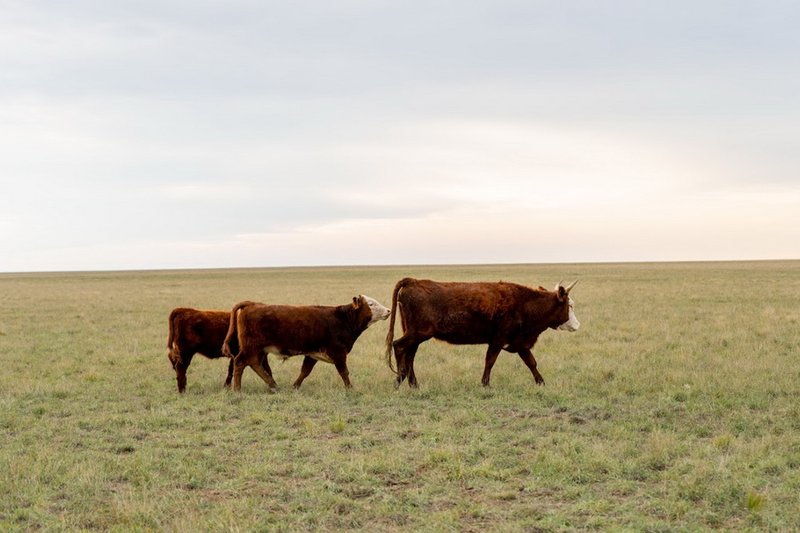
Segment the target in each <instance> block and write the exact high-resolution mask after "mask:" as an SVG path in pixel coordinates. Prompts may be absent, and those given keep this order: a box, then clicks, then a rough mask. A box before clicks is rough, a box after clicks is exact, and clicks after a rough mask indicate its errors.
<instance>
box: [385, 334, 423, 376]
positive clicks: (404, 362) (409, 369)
mask: <svg viewBox="0 0 800 533" xmlns="http://www.w3.org/2000/svg"><path fill="white" fill-rule="evenodd" d="M426 340H428V339H427V338H422V339H419V338H417V337H413V336H411V335H403V336H402V337H400V338H399V339H397V340H396V341H394V343H393V346H394V355H395V359H396V360H397V380H396V381H395V388H397V387H399V386H400V384H401V383H403V381H404V380H405V379H406V378H408V385H409V386H410V387H415V388H416V386H417V377H416V375H415V374H414V356H416V355H417V348H419V345H420V344H421V343H422V342H425V341H426Z"/></svg>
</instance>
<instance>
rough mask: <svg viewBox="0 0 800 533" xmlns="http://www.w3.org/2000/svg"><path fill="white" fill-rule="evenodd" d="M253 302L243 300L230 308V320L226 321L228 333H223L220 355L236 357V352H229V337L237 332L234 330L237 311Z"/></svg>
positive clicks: (237, 315) (237, 316)
mask: <svg viewBox="0 0 800 533" xmlns="http://www.w3.org/2000/svg"><path fill="white" fill-rule="evenodd" d="M254 303H255V302H251V301H249V300H247V301H244V302H239V303H238V304H236V305H234V306H233V309H231V318H230V322H228V334H227V335H225V342H223V343H222V355H224V356H225V357H230V358H231V359H233V358H234V357H236V355H237V354H235V353H232V352H231V339H232V338H233V336H234V335H236V334H237V332H236V322H237V320H238V318H239V311H241V310H242V309H243V308H245V307H247V306H248V305H253V304H254Z"/></svg>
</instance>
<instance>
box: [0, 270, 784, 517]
mask: <svg viewBox="0 0 800 533" xmlns="http://www.w3.org/2000/svg"><path fill="white" fill-rule="evenodd" d="M404 276H414V277H429V278H432V279H438V280H489V281H492V280H499V279H504V280H507V281H515V282H519V283H524V284H528V285H532V286H538V285H540V284H541V285H545V286H547V287H548V288H550V287H552V286H553V285H554V284H555V282H557V281H558V280H559V279H562V278H563V279H565V280H567V281H570V280H572V279H574V278H580V283H579V284H578V286H577V287H576V288H575V290H574V291H573V297H574V300H575V309H576V313H577V316H578V318H579V319H580V321H581V323H582V328H581V330H580V331H578V332H576V333H566V332H556V331H548V332H545V333H544V334H543V335H542V337H541V338H540V340H539V343H538V344H537V346H536V349H535V351H534V353H535V354H536V356H537V360H538V362H539V370H540V371H541V372H542V374H543V376H544V378H545V380H546V382H547V385H546V386H544V387H537V386H535V384H534V382H533V378H532V377H531V375H530V373H529V372H528V370H527V369H526V368H525V367H524V365H523V364H522V362H521V361H520V359H519V358H518V357H517V356H516V355H512V354H507V353H503V354H501V356H500V358H499V360H498V362H497V365H496V366H495V368H494V372H493V374H492V386H491V387H490V388H488V389H484V388H483V387H481V386H480V377H481V373H482V369H483V355H484V352H485V347H482V346H460V347H455V346H448V345H446V344H443V343H438V342H433V341H432V342H428V343H425V344H423V345H422V346H421V347H420V351H419V353H418V355H417V359H416V370H417V377H418V379H419V381H420V388H419V389H418V390H411V389H409V388H408V387H407V386H405V385H404V386H403V388H401V389H399V390H395V389H394V387H393V380H394V375H393V374H392V373H391V371H390V370H389V369H388V368H387V367H386V365H385V361H384V357H383V345H382V342H383V339H384V337H385V335H386V328H387V325H388V324H387V322H381V323H378V324H376V325H375V326H373V327H372V328H370V329H369V330H368V331H367V332H366V333H365V334H364V335H363V336H362V337H361V339H360V340H359V341H358V342H357V343H356V346H355V348H354V350H353V352H352V353H351V354H350V357H349V359H348V361H349V367H350V372H351V379H352V381H353V385H354V389H353V390H351V391H345V390H344V388H343V387H342V384H341V380H340V378H339V376H338V374H337V373H336V371H335V369H334V368H333V367H332V366H331V365H326V364H319V365H317V367H316V368H315V370H314V372H313V373H312V374H311V376H310V377H309V378H308V379H307V380H306V381H305V383H304V384H303V387H302V389H301V390H299V391H293V390H291V383H292V381H293V380H294V378H295V377H296V375H297V373H298V371H299V368H300V363H301V360H300V358H294V359H290V360H289V361H287V362H286V363H283V364H282V363H280V362H278V361H273V363H272V368H273V372H274V375H275V379H276V380H277V382H278V385H279V391H278V393H277V394H267V391H266V387H265V385H264V383H263V382H262V381H261V379H259V378H258V376H256V375H255V373H253V372H252V371H251V370H249V369H248V370H246V372H245V374H244V377H243V385H242V393H241V394H235V393H231V392H228V391H225V390H223V388H222V383H223V381H224V376H225V370H226V365H227V361H220V360H217V361H209V360H207V359H205V358H203V357H201V356H196V357H195V359H194V361H193V363H192V366H191V367H190V368H189V373H188V388H187V392H186V394H185V395H179V394H178V393H177V389H176V384H175V376H174V372H173V370H172V368H171V366H170V364H169V362H168V360H167V357H166V352H167V350H166V336H167V321H166V319H167V315H168V314H169V311H170V310H171V309H172V308H173V307H178V306H192V307H201V308H221V309H226V308H230V306H231V305H232V304H233V303H235V302H237V301H239V300H244V299H254V300H262V301H267V302H273V303H279V302H280V303H319V304H326V305H335V304H340V303H345V302H347V301H349V300H350V298H351V297H352V296H354V295H356V294H359V293H365V294H368V295H370V296H373V297H374V298H377V299H378V300H380V301H381V302H383V303H384V304H385V305H387V307H388V305H389V304H390V298H391V291H392V288H393V286H394V283H395V282H396V281H397V280H398V279H400V278H401V277H404ZM0 302H2V304H1V305H0V364H2V371H0V444H1V445H0V530H3V531H7V530H33V529H47V530H78V529H85V530H98V529H99V530H118V531H126V530H166V531H200V530H234V531H236V530H242V531H251V530H264V531H273V530H301V529H314V530H340V529H365V530H370V531H381V530H383V531H395V530H405V529H411V530H423V531H451V530H452V531H456V530H458V531H483V530H507V531H522V530H528V531H550V530H553V531H558V530H575V529H580V530H583V529H598V530H607V529H613V530H631V531H640V530H649V531H697V530H712V529H727V530H766V529H770V530H776V531H790V530H795V531H796V530H800V513H798V509H800V499H799V497H798V494H800V401H799V400H798V398H800V304H799V303H798V302H800V262H756V263H697V264H688V263H687V264H624V265H611V264H608V265H583V264H581V265H532V266H470V267H379V268H318V269H263V270H229V271H180V272H178V271H175V272H130V273H75V274H5V275H0ZM398 330H399V324H398ZM398 335H399V332H398Z"/></svg>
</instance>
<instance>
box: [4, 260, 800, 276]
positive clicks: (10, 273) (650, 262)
mask: <svg viewBox="0 0 800 533" xmlns="http://www.w3.org/2000/svg"><path fill="white" fill-rule="evenodd" d="M794 262H800V258H795V259H789V258H786V259H671V260H661V261H656V260H615V261H563V262H558V261H543V262H527V261H525V262H516V261H515V262H508V263H503V262H498V263H483V262H479V263H364V264H355V263H353V264H319V265H263V266H231V267H202V266H200V267H162V268H110V269H98V270H18V271H0V276H15V275H39V274H41V275H53V274H114V273H120V274H123V273H146V272H153V273H159V272H163V273H169V272H224V271H247V270H254V271H255V270H312V269H330V270H334V269H348V268H351V269H355V268H363V269H368V268H384V269H391V268H405V267H408V268H412V267H413V268H420V267H422V268H427V267H500V266H528V265H530V266H541V267H547V266H561V265H563V266H567V265H570V266H572V265H609V266H610V265H660V264H663V265H680V264H697V265H699V264H733V263H742V264H744V263H794Z"/></svg>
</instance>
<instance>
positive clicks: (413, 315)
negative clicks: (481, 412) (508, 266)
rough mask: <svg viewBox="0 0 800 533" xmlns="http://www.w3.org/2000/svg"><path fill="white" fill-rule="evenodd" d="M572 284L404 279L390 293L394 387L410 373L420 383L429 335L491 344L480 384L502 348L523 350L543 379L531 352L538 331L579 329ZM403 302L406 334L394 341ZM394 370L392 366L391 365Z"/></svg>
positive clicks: (413, 383)
mask: <svg viewBox="0 0 800 533" xmlns="http://www.w3.org/2000/svg"><path fill="white" fill-rule="evenodd" d="M574 286H575V283H573V284H572V285H570V286H569V287H566V288H565V287H562V286H561V283H559V284H558V285H556V288H555V290H553V291H548V290H546V289H544V288H541V287H540V288H539V289H531V288H528V287H525V286H523V285H517V284H515V283H505V282H499V283H439V282H436V281H430V280H417V279H413V278H405V279H403V280H400V281H399V282H398V283H397V285H396V286H395V288H394V293H393V295H392V311H391V319H390V320H389V333H388V335H387V336H386V358H387V362H388V364H389V368H392V360H391V357H392V349H394V355H395V359H396V362H397V371H396V374H397V380H396V386H398V387H399V386H400V384H401V383H402V382H403V380H405V379H406V378H408V384H409V385H410V386H411V387H416V386H417V378H416V376H415V375H414V356H415V355H416V353H417V348H418V347H419V345H420V344H421V343H423V342H425V341H426V340H428V339H431V338H434V339H439V340H443V341H445V342H448V343H450V344H488V346H489V347H488V350H487V351H486V364H485V367H484V371H483V379H482V380H481V383H483V385H484V386H488V385H489V378H490V375H491V372H492V366H494V363H495V361H496V360H497V356H498V355H499V353H500V351H501V350H506V351H508V352H512V353H517V354H519V356H520V358H521V359H522V361H523V362H524V363H525V365H526V366H527V367H528V368H529V369H530V371H531V373H532V374H533V377H534V379H535V380H536V383H537V384H539V385H544V378H542V375H541V374H540V373H539V371H538V370H537V369H536V359H534V357H533V352H532V351H531V350H532V348H533V345H534V344H535V343H536V340H537V339H538V338H539V335H540V334H541V333H542V332H543V331H544V330H546V329H547V328H553V329H564V330H567V331H575V330H577V329H578V328H579V327H580V322H578V319H577V318H576V317H575V313H574V312H573V310H572V299H571V298H570V297H569V291H570V290H571V289H572V287H574ZM398 304H399V306H400V313H401V319H402V327H403V336H402V337H400V338H399V339H397V340H396V341H395V340H394V322H395V316H396V311H397V306H398ZM392 370H394V369H393V368H392Z"/></svg>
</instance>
